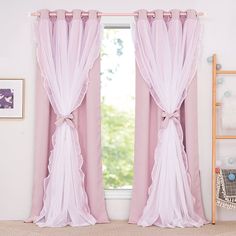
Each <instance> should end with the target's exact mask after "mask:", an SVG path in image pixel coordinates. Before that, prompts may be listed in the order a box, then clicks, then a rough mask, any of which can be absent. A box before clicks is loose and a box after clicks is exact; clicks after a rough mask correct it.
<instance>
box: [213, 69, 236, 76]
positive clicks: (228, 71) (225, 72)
mask: <svg viewBox="0 0 236 236" xmlns="http://www.w3.org/2000/svg"><path fill="white" fill-rule="evenodd" d="M216 74H218V75H234V74H236V70H217V71H216Z"/></svg>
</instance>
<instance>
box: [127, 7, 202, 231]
mask: <svg viewBox="0 0 236 236" xmlns="http://www.w3.org/2000/svg"><path fill="white" fill-rule="evenodd" d="M179 13H180V12H179V11H178V10H173V11H171V15H172V17H171V18H168V17H163V11H161V10H157V11H155V17H154V18H151V17H147V12H146V11H144V10H140V11H139V16H138V17H137V18H136V25H135V47H136V62H137V65H138V69H139V72H140V77H141V78H142V79H143V81H145V86H146V87H147V88H148V92H147V90H146V91H145V90H144V91H143V93H141V94H137V103H136V106H137V107H136V111H139V112H138V113H136V146H135V147H136V150H135V179H134V191H133V199H132V204H131V214H130V222H131V223H137V224H138V225H141V226H150V225H156V226H160V227H192V226H195V227H200V226H202V225H203V224H204V223H206V220H205V216H204V213H203V210H202V201H201V195H200V193H201V190H200V180H199V173H198V163H197V147H196V144H194V142H193V143H192V142H191V141H195V140H193V139H192V138H191V137H192V136H193V137H195V138H196V134H193V132H191V135H190V130H189V124H191V122H193V121H188V119H186V118H188V117H187V116H186V115H187V114H185V112H187V113H189V112H191V110H190V109H189V105H188V102H187V100H186V104H184V100H185V98H186V97H187V91H190V90H189V88H190V84H191V82H192V81H193V79H194V77H195V76H196V65H197V54H198V43H199V35H200V24H199V21H198V18H197V16H196V12H195V11H193V10H188V11H187V16H186V17H180V14H179ZM138 76H139V75H138ZM137 83H138V84H139V85H137V87H139V86H144V84H142V83H141V81H139V80H137ZM137 89H138V88H137ZM149 94H151V95H152V98H150V97H149V96H150V95H149ZM138 101H140V103H138ZM144 102H146V106H144V105H143V104H144ZM195 109H197V107H195ZM141 110H142V112H141ZM138 116H140V117H138ZM195 121H196V120H195ZM195 121H194V122H195ZM153 122H154V125H153V124H152V123H153ZM181 123H182V125H181ZM182 127H184V128H187V129H186V130H185V129H184V131H185V133H184V132H183V129H182ZM141 129H143V130H144V131H145V132H146V133H145V135H146V136H145V138H143V139H142V138H141V137H140V136H143V134H142V132H141ZM157 131H158V132H157ZM153 137H154V138H153ZM195 143H196V142H195ZM184 145H185V147H184ZM138 150H139V151H140V154H138ZM186 152H187V154H189V156H188V155H187V154H186ZM142 154H143V156H142V157H141V156H140V155H142ZM141 169H144V170H141ZM141 191H143V192H141ZM139 194H140V195H139ZM135 208H136V209H135Z"/></svg>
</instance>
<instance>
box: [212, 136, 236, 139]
mask: <svg viewBox="0 0 236 236" xmlns="http://www.w3.org/2000/svg"><path fill="white" fill-rule="evenodd" d="M216 139H236V136H235V135H218V136H216Z"/></svg>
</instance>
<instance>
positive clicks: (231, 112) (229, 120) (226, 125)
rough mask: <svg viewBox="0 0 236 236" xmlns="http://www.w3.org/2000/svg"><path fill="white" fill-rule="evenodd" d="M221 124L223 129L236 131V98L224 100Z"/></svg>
mask: <svg viewBox="0 0 236 236" xmlns="http://www.w3.org/2000/svg"><path fill="white" fill-rule="evenodd" d="M221 122H222V128H223V129H236V96H230V97H226V98H224V99H223V101H222V108H221Z"/></svg>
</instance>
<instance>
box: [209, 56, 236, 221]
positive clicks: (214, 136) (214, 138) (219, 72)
mask: <svg viewBox="0 0 236 236" xmlns="http://www.w3.org/2000/svg"><path fill="white" fill-rule="evenodd" d="M216 65H217V61H216V54H214V55H213V57H212V224H215V223H216V141H217V140H223V139H236V136H234V135H230V136H228V135H217V134H216V130H217V124H216V108H217V107H220V106H221V103H219V102H217V101H216V85H217V84H216V82H217V81H216V78H217V75H236V70H217V69H216Z"/></svg>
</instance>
